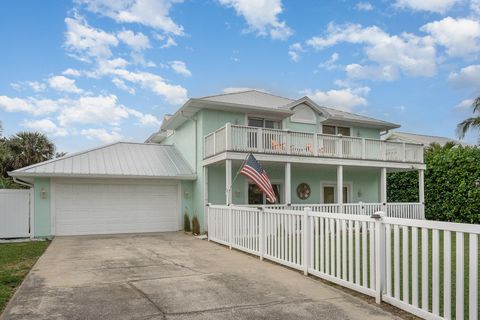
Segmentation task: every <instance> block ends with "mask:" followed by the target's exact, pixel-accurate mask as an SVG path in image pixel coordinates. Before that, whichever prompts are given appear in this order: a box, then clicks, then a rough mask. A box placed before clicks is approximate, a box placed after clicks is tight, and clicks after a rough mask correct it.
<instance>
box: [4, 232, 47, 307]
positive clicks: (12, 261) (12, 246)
mask: <svg viewBox="0 0 480 320" xmlns="http://www.w3.org/2000/svg"><path fill="white" fill-rule="evenodd" d="M49 243H50V242H49V241H32V242H19V243H4V244H0V313H1V312H2V310H3V309H4V308H5V306H6V305H7V302H8V300H9V299H10V298H11V296H12V295H13V293H14V291H15V289H16V288H17V287H18V286H19V285H20V283H22V281H23V278H25V276H26V275H27V273H28V271H30V269H31V268H32V266H33V265H34V264H35V262H36V261H37V259H38V258H39V257H40V256H41V255H42V253H43V252H44V251H45V249H46V248H47V247H48V245H49Z"/></svg>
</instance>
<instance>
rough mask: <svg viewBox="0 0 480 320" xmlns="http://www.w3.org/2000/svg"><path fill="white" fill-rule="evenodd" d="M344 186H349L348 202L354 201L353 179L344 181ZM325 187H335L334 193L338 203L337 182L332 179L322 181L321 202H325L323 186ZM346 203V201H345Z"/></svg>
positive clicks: (335, 201)
mask: <svg viewBox="0 0 480 320" xmlns="http://www.w3.org/2000/svg"><path fill="white" fill-rule="evenodd" d="M343 186H344V187H347V196H348V197H347V198H348V202H347V203H352V199H353V196H352V191H353V182H352V181H343ZM324 187H333V194H334V203H333V204H336V203H337V198H338V196H337V182H336V181H332V180H322V181H320V203H322V204H323V203H325V199H324V195H323V188H324ZM344 204H345V203H344Z"/></svg>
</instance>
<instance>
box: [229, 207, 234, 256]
mask: <svg viewBox="0 0 480 320" xmlns="http://www.w3.org/2000/svg"><path fill="white" fill-rule="evenodd" d="M232 218H233V217H232V205H231V204H229V205H228V243H229V247H230V250H231V249H232V242H233V219H232Z"/></svg>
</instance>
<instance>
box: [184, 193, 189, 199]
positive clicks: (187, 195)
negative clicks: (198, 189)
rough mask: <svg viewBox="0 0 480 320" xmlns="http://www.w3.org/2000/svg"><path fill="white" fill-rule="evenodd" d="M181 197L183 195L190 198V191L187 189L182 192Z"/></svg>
mask: <svg viewBox="0 0 480 320" xmlns="http://www.w3.org/2000/svg"><path fill="white" fill-rule="evenodd" d="M183 197H184V198H185V199H188V198H190V192H188V191H185V192H183Z"/></svg>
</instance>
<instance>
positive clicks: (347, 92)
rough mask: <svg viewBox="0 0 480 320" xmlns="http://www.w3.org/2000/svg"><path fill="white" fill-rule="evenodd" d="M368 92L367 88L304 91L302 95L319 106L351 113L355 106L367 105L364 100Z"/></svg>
mask: <svg viewBox="0 0 480 320" xmlns="http://www.w3.org/2000/svg"><path fill="white" fill-rule="evenodd" d="M369 92H370V88H369V87H360V88H354V89H352V88H345V89H339V90H336V89H332V90H328V91H322V90H315V91H312V90H305V91H304V93H305V94H306V95H307V96H309V97H310V98H311V99H312V100H314V101H315V102H317V103H318V104H320V105H324V106H327V107H334V108H337V109H340V110H344V111H351V110H352V109H353V108H355V107H357V106H365V105H367V104H368V101H367V99H366V98H365V97H366V96H367V95H368V93H369Z"/></svg>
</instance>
